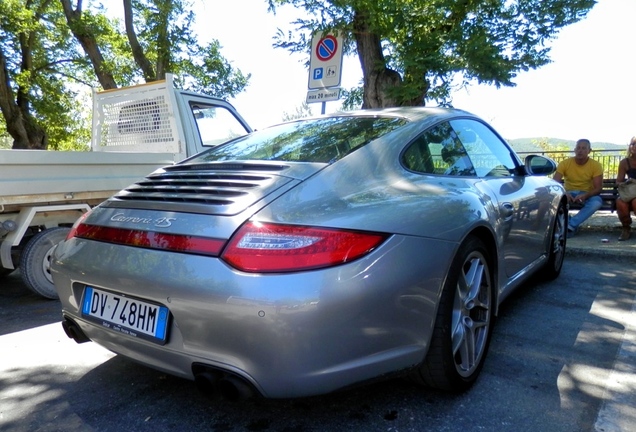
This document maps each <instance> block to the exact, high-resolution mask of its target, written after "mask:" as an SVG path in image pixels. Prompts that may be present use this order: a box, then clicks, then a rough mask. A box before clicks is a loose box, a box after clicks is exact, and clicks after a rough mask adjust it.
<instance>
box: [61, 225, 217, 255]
mask: <svg viewBox="0 0 636 432" xmlns="http://www.w3.org/2000/svg"><path fill="white" fill-rule="evenodd" d="M73 230H74V233H73V235H74V236H75V237H78V238H85V239H89V240H96V241H102V242H106V243H115V244H121V245H126V246H135V247H140V248H145V249H160V250H169V251H172V252H184V253H191V254H198V255H210V256H218V255H219V253H220V252H221V249H222V248H223V245H224V244H225V242H224V241H223V240H218V239H212V238H207V237H195V236H190V235H184V234H169V233H162V232H156V231H142V230H136V229H126V228H114V227H105V226H99V225H88V224H85V223H80V224H78V226H77V227H73Z"/></svg>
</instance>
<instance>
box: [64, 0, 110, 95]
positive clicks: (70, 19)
mask: <svg viewBox="0 0 636 432" xmlns="http://www.w3.org/2000/svg"><path fill="white" fill-rule="evenodd" d="M61 2H62V6H63V8H64V15H65V16H66V22H67V23H68V26H69V28H70V29H71V31H72V32H73V35H74V36H75V39H77V41H78V42H79V43H80V45H82V48H83V49H84V52H85V53H86V55H87V56H88V58H89V59H90V61H91V64H92V65H93V70H94V71H95V75H96V76H97V79H98V80H99V83H100V84H101V86H102V88H103V89H104V90H109V89H114V88H117V83H116V82H115V78H114V77H113V74H112V73H111V72H110V71H108V70H107V69H105V68H104V57H103V56H102V53H101V51H100V50H99V45H98V44H97V41H96V40H95V36H94V35H93V34H92V33H91V32H90V31H83V30H82V29H83V27H84V23H83V22H82V9H81V8H82V2H81V1H80V2H78V4H77V9H76V10H73V6H72V5H71V1H70V0H61Z"/></svg>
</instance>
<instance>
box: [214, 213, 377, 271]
mask: <svg viewBox="0 0 636 432" xmlns="http://www.w3.org/2000/svg"><path fill="white" fill-rule="evenodd" d="M387 237H388V236H387V235H386V234H379V233H368V232H361V231H348V230H337V229H325V228H313V227H303V226H293V225H277V224H268V223H258V222H249V223H247V224H245V225H243V226H242V227H241V228H240V229H239V230H238V231H237V232H236V233H235V234H234V236H232V238H231V239H230V242H229V243H228V245H227V247H226V248H225V250H224V251H223V253H222V255H221V258H222V259H223V260H224V261H225V262H227V263H228V264H229V265H231V266H232V267H234V268H236V269H238V270H241V271H245V272H253V273H267V272H270V273H271V272H291V271H299V270H310V269H318V268H323V267H330V266H334V265H339V264H344V263H347V262H350V261H353V260H355V259H358V258H360V257H362V256H364V255H366V254H368V253H369V252H371V251H372V250H373V249H375V248H377V247H378V246H379V245H380V244H381V243H382V242H383V241H384V240H385V239H386V238H387Z"/></svg>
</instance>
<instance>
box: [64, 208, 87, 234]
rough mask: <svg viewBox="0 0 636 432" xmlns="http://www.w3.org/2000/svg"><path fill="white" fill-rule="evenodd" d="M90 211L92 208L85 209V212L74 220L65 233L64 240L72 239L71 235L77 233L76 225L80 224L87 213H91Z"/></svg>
mask: <svg viewBox="0 0 636 432" xmlns="http://www.w3.org/2000/svg"><path fill="white" fill-rule="evenodd" d="M91 211H92V210H89V211H87V212H86V213H84V214H83V215H81V216H80V217H79V219H77V220H76V221H75V223H74V224H73V227H72V228H71V230H70V231H69V232H68V234H66V240H68V239H72V238H73V237H75V235H76V234H77V227H78V226H80V224H81V223H82V222H84V219H86V218H87V217H88V215H89V214H91Z"/></svg>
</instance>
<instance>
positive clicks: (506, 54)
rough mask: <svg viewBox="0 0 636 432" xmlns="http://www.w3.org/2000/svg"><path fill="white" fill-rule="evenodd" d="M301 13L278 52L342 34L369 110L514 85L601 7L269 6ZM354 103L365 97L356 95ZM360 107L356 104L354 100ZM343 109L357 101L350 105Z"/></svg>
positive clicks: (576, 1)
mask: <svg viewBox="0 0 636 432" xmlns="http://www.w3.org/2000/svg"><path fill="white" fill-rule="evenodd" d="M268 3H269V8H270V11H272V12H275V11H276V7H278V6H281V5H293V6H295V7H297V8H303V9H305V11H306V12H307V17H308V18H302V19H298V20H296V21H295V22H294V24H295V26H296V30H297V31H295V32H288V33H287V34H285V33H283V32H282V31H279V33H278V34H277V36H276V43H275V46H277V47H281V48H286V49H288V50H290V51H292V52H307V49H308V46H309V41H311V34H313V33H314V32H316V31H331V32H335V33H342V34H343V35H344V37H345V44H346V51H345V52H347V53H354V52H355V53H356V54H357V55H358V57H359V59H360V65H361V67H362V75H363V92H362V107H363V108H379V107H390V106H406V105H424V104H425V102H426V101H427V100H436V101H438V102H439V103H441V104H449V103H450V94H451V91H452V89H453V88H454V87H459V86H462V85H467V84H468V83H470V82H474V81H477V82H478V83H486V84H492V85H495V86H497V87H499V86H514V78H515V77H516V76H517V74H518V73H519V72H521V71H527V70H530V69H536V68H538V67H541V66H543V65H545V64H547V63H549V62H550V57H549V54H550V48H549V46H548V42H549V41H550V40H551V39H553V38H554V37H556V35H557V34H558V32H559V30H560V29H561V28H563V27H565V26H567V25H570V24H572V23H575V22H577V21H579V20H581V19H583V18H584V17H585V16H586V14H587V13H588V12H589V11H590V10H591V8H592V7H593V6H594V4H595V3H596V0H268ZM350 95H352V97H359V92H356V91H355V89H354V90H353V91H351V92H350ZM354 102H355V100H354ZM345 104H349V105H351V104H352V101H347V100H345Z"/></svg>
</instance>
